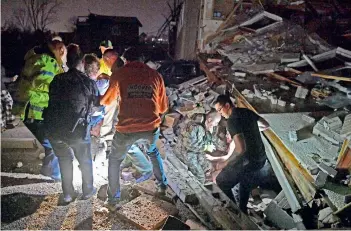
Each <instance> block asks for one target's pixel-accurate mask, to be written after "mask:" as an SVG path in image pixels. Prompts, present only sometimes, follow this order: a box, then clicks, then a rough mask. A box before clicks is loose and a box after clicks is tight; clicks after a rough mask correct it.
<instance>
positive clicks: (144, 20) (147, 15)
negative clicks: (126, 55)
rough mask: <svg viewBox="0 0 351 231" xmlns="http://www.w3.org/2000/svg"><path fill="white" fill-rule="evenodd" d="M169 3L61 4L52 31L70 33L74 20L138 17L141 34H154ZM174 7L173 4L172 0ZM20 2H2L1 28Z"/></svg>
mask: <svg viewBox="0 0 351 231" xmlns="http://www.w3.org/2000/svg"><path fill="white" fill-rule="evenodd" d="M167 1H168V0H62V2H63V4H62V7H61V9H60V10H59V13H58V14H57V19H58V20H57V22H55V23H53V24H51V25H50V26H49V29H50V30H52V31H56V32H64V31H69V30H70V28H71V27H70V24H69V19H70V18H72V17H73V16H87V15H88V14H89V10H90V12H92V13H96V14H102V15H110V16H135V17H137V18H138V19H139V21H140V22H141V24H143V27H141V28H140V33H141V32H145V33H147V34H155V33H156V32H157V30H158V29H159V27H161V25H162V24H163V23H164V21H165V19H164V17H163V16H162V14H164V15H165V16H168V14H169V8H168V6H167ZM169 1H170V2H172V3H173V1H171V0H169ZM21 2H22V1H21V0H1V25H4V22H5V20H6V19H11V18H12V17H13V11H14V9H16V8H18V7H19V6H21Z"/></svg>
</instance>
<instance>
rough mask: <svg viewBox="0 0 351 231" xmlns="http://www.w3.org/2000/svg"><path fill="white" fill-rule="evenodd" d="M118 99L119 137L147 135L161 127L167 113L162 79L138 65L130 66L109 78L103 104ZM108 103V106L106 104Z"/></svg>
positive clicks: (144, 66) (132, 64) (129, 64)
mask: <svg viewBox="0 0 351 231" xmlns="http://www.w3.org/2000/svg"><path fill="white" fill-rule="evenodd" d="M117 96H119V99H120V100H119V114H118V123H117V125H116V129H117V131H119V132H122V133H132V132H142V131H151V130H153V129H155V128H157V127H159V126H160V124H161V118H160V115H161V114H163V113H165V112H166V110H167V109H168V99H167V96H166V92H165V86H164V82H163V79H162V77H161V76H160V75H159V74H158V73H157V72H156V71H155V70H152V69H151V68H149V67H148V66H147V65H145V64H144V63H141V62H131V63H128V64H126V65H125V66H124V67H122V68H121V69H119V70H117V71H116V72H115V73H113V74H112V76H111V80H110V89H109V90H108V91H107V92H106V94H105V96H104V99H103V100H102V103H103V104H110V103H111V100H115V99H117ZM109 101H110V102H109Z"/></svg>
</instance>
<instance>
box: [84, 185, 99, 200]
mask: <svg viewBox="0 0 351 231" xmlns="http://www.w3.org/2000/svg"><path fill="white" fill-rule="evenodd" d="M96 193H97V189H96V188H95V187H94V188H93V190H92V191H91V192H90V193H88V194H83V196H82V198H81V199H82V200H88V199H90V198H92V197H93V196H94V195H95V194H96Z"/></svg>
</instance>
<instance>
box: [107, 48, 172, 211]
mask: <svg viewBox="0 0 351 231" xmlns="http://www.w3.org/2000/svg"><path fill="white" fill-rule="evenodd" d="M123 57H124V59H125V60H126V63H125V65H124V66H123V67H122V68H120V69H118V70H117V71H115V72H114V73H113V74H112V76H111V78H110V87H109V89H108V90H107V92H106V93H105V95H104V97H103V98H102V99H101V104H103V105H109V104H111V103H112V102H113V101H115V100H117V98H119V101H118V107H119V113H118V122H117V125H116V133H115V135H114V137H113V141H112V149H111V153H110V155H109V164H108V181H109V185H108V192H107V193H108V199H107V201H106V205H107V207H108V208H109V209H110V210H111V211H114V210H116V209H117V208H118V204H119V199H120V194H121V193H120V183H119V179H120V164H121V162H122V161H123V159H124V158H125V155H126V153H127V151H128V150H129V148H130V147H131V146H132V144H133V143H135V142H136V141H137V140H139V139H147V140H149V141H150V143H151V145H150V148H149V150H148V152H147V154H148V156H149V157H150V159H151V162H152V165H153V172H154V175H155V177H156V179H157V181H158V193H159V194H161V195H164V194H165V192H166V188H167V178H166V175H165V172H164V169H163V163H162V159H161V155H160V153H159V151H158V149H157V147H156V141H157V140H158V139H159V135H160V125H161V115H162V114H164V113H165V112H166V111H167V110H168V98H167V96H166V88H165V85H164V81H163V78H162V76H161V75H160V74H159V73H158V72H157V71H155V70H153V69H151V68H150V67H148V66H147V65H146V64H144V63H142V62H140V61H139V60H140V54H139V51H138V50H137V49H136V48H134V47H132V48H130V49H128V50H126V51H125V52H124V54H123Z"/></svg>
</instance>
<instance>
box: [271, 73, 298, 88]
mask: <svg viewBox="0 0 351 231" xmlns="http://www.w3.org/2000/svg"><path fill="white" fill-rule="evenodd" d="M267 76H268V77H271V78H274V79H277V80H280V81H284V82H288V83H290V84H291V85H292V86H294V87H299V86H302V84H301V83H298V82H296V81H294V80H291V79H289V78H286V77H284V76H282V75H279V74H276V73H268V74H267Z"/></svg>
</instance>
